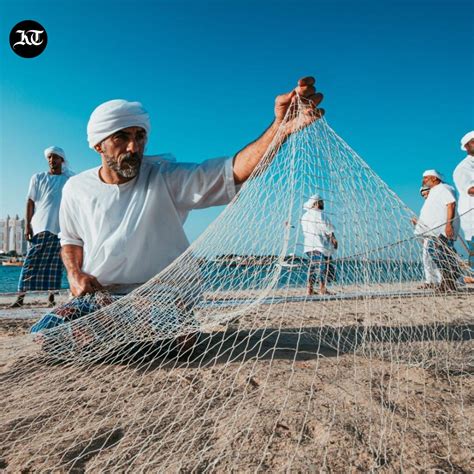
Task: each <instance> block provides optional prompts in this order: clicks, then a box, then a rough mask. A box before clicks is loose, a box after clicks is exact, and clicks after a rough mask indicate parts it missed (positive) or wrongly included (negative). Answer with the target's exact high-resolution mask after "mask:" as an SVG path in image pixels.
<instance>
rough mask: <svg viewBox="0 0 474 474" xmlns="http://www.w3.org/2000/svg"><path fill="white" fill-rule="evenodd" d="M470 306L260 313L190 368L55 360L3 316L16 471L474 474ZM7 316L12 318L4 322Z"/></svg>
mask: <svg viewBox="0 0 474 474" xmlns="http://www.w3.org/2000/svg"><path fill="white" fill-rule="evenodd" d="M473 302H474V296H473V294H472V293H469V292H465V293H460V294H456V295H450V296H438V297H436V296H432V295H427V296H421V297H420V296H417V297H412V298H407V297H404V298H402V297H399V298H389V299H387V298H375V299H362V300H353V301H308V302H304V301H303V302H301V301H296V302H292V301H291V300H290V301H289V302H288V301H287V302H281V303H277V304H272V305H261V306H258V307H256V308H254V309H252V310H251V311H250V312H249V314H247V315H245V316H243V317H242V318H240V319H239V320H238V321H234V322H233V323H232V324H230V325H227V326H216V327H214V328H213V330H212V331H208V332H203V333H202V334H201V335H200V338H199V343H198V347H197V348H196V349H195V352H194V353H193V354H192V355H191V356H189V357H188V358H186V359H185V360H182V359H180V360H176V358H172V357H166V356H161V355H156V354H155V355H153V356H150V355H147V354H146V351H145V353H144V354H142V355H140V356H138V357H136V358H134V359H133V360H132V359H127V361H126V362H125V361H124V360H123V359H121V360H118V361H115V362H114V361H108V362H101V363H97V364H83V365H81V364H78V363H75V364H71V363H67V362H66V363H61V364H51V363H47V362H45V361H44V359H42V358H41V357H40V356H39V351H38V347H37V345H36V344H35V343H34V342H32V340H31V338H30V336H28V335H27V331H28V328H29V326H30V325H31V323H32V322H33V321H34V320H35V319H37V318H38V317H39V316H40V313H44V312H45V311H47V309H46V308H38V304H37V303H33V306H32V307H30V308H25V309H20V310H14V311H12V310H6V309H5V307H3V308H2V309H0V311H1V316H0V345H1V353H2V357H1V368H0V371H1V380H2V382H1V393H2V396H1V399H0V403H1V406H2V409H1V412H2V416H1V428H0V430H1V433H2V434H1V438H0V447H1V459H0V466H1V467H2V468H3V469H4V470H5V471H6V472H37V471H45V470H51V471H54V472H98V471H106V472H125V471H128V470H129V471H132V472H157V471H161V472H178V471H180V472H205V471H209V472H228V471H232V472H251V471H257V470H266V471H271V472H284V471H288V470H292V471H296V472H314V471H321V470H322V471H327V472H355V471H369V470H377V471H380V472H396V471H397V472H398V471H401V470H404V471H408V472H410V471H415V470H416V471H420V470H424V471H440V472H469V471H471V470H472V453H471V447H472V416H473V409H472V402H473V398H474V392H473V381H472V373H473V371H474V367H473V358H472V355H473V352H472V349H473V343H472V334H473V326H472V307H473ZM7 312H8V314H9V316H8V315H7Z"/></svg>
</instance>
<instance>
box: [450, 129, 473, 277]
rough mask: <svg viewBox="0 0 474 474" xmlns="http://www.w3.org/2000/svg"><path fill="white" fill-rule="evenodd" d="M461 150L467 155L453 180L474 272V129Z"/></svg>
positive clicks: (468, 134) (462, 144)
mask: <svg viewBox="0 0 474 474" xmlns="http://www.w3.org/2000/svg"><path fill="white" fill-rule="evenodd" d="M461 150H463V151H467V156H466V158H464V160H462V161H461V162H460V163H459V164H458V165H457V166H456V169H455V170H454V173H453V181H454V184H455V185H456V188H457V190H458V193H459V206H458V212H459V215H460V216H461V217H460V219H461V229H462V231H463V233H464V238H465V239H466V242H467V245H468V249H469V267H470V268H471V271H472V272H474V131H472V132H469V133H466V135H464V136H463V137H462V138H461ZM464 281H465V282H466V283H474V278H473V277H472V276H466V277H465V278H464Z"/></svg>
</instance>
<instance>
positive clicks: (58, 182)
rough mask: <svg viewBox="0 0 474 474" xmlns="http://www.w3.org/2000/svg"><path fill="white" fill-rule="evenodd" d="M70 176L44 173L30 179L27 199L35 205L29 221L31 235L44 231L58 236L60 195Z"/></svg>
mask: <svg viewBox="0 0 474 474" xmlns="http://www.w3.org/2000/svg"><path fill="white" fill-rule="evenodd" d="M70 176H71V175H70V174H50V173H49V172H47V171H44V172H43V173H36V174H34V175H33V176H32V177H31V180H30V187H29V189H28V196H27V198H28V199H31V200H32V201H33V202H34V203H35V210H34V213H33V217H32V219H31V227H32V228H33V235H36V234H39V233H40V232H45V231H48V232H51V233H52V234H55V235H57V234H59V206H60V204H61V195H62V190H63V187H64V185H65V184H66V181H67V180H68V179H69V177H70Z"/></svg>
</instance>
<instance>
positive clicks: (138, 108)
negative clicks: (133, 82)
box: [87, 99, 151, 148]
mask: <svg viewBox="0 0 474 474" xmlns="http://www.w3.org/2000/svg"><path fill="white" fill-rule="evenodd" d="M127 127H142V128H144V129H145V130H146V133H147V134H149V133H150V128H151V127H150V117H149V116H148V112H147V111H146V110H145V109H144V108H143V105H142V104H140V102H128V101H126V100H123V99H115V100H109V101H108V102H104V103H103V104H100V105H99V106H98V107H97V108H96V109H95V110H94V112H92V114H91V116H90V119H89V123H88V124H87V141H88V142H89V146H90V147H91V148H94V146H95V145H97V144H98V143H100V142H101V141H102V140H104V139H106V138H107V137H110V135H112V134H113V133H115V132H117V131H119V130H122V129H123V128H127Z"/></svg>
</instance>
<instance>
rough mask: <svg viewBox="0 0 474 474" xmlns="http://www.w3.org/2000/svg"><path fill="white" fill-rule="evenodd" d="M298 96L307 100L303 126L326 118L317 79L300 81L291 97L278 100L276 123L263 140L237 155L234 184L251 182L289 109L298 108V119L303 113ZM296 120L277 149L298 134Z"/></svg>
mask: <svg viewBox="0 0 474 474" xmlns="http://www.w3.org/2000/svg"><path fill="white" fill-rule="evenodd" d="M297 95H299V96H302V97H305V98H306V99H307V100H306V102H307V104H306V109H305V120H304V121H303V124H302V125H303V126H307V125H309V124H311V123H313V122H314V121H315V120H317V119H318V118H321V117H322V116H323V115H324V109H319V108H317V107H318V105H319V104H320V103H321V101H322V100H323V95H322V94H321V93H320V92H316V89H315V79H314V78H313V77H304V78H302V79H300V80H299V81H298V86H297V87H296V88H295V89H293V90H292V91H291V92H288V93H287V94H282V95H279V96H278V97H277V98H276V99H275V119H274V121H273V123H272V124H271V125H270V126H269V127H268V128H267V129H266V130H265V132H263V134H262V135H261V136H260V137H259V138H257V139H256V140H255V141H253V142H252V143H250V144H248V145H247V146H246V147H244V148H243V149H242V150H240V151H239V152H238V153H237V154H236V155H235V158H234V165H233V170H234V181H235V183H236V184H241V183H243V182H244V181H245V180H247V179H248V177H249V176H250V175H251V174H252V172H253V170H254V169H255V168H256V167H257V165H258V164H259V163H260V161H261V160H262V158H263V156H264V155H265V152H266V151H267V149H268V147H269V146H270V144H271V143H272V141H273V140H274V138H275V137H276V135H277V132H278V130H279V128H280V126H281V125H282V123H283V120H284V118H285V115H286V113H287V111H288V109H289V108H290V107H292V106H293V107H295V113H294V115H295V117H296V115H297V114H298V112H299V111H298V110H297ZM294 121H295V119H294V118H293V119H292V120H290V121H289V122H288V123H287V126H286V127H285V130H284V131H283V133H282V135H281V136H280V137H279V143H277V144H276V145H277V146H276V150H278V148H279V147H280V146H281V145H282V144H283V143H284V141H285V140H286V139H287V138H288V136H289V135H291V134H292V133H293V132H294V131H295V128H294ZM272 158H273V157H272Z"/></svg>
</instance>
